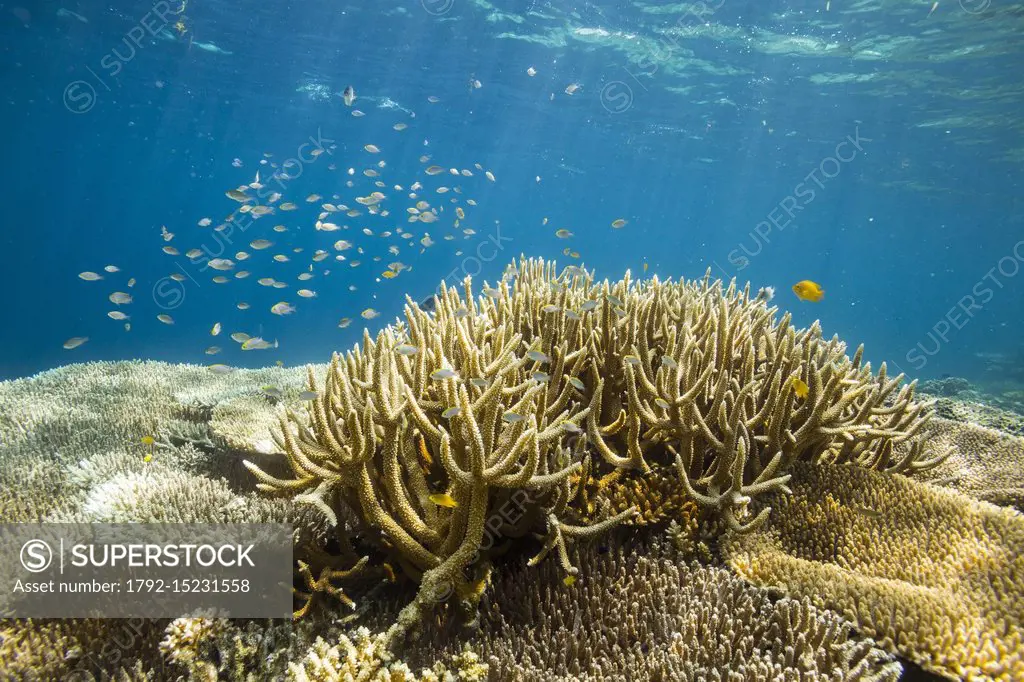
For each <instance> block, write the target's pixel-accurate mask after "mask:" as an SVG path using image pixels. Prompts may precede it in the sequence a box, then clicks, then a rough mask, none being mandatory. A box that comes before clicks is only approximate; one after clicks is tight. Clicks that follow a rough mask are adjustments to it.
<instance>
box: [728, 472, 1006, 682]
mask: <svg viewBox="0 0 1024 682" xmlns="http://www.w3.org/2000/svg"><path fill="white" fill-rule="evenodd" d="M793 471H794V477H793V479H792V481H791V487H792V488H793V496H792V497H786V496H781V495H777V496H774V499H772V500H771V503H772V504H773V506H774V510H773V511H772V513H771V520H770V522H769V523H768V524H767V525H766V526H765V527H764V528H763V529H762V530H761V531H758V532H756V533H753V534H750V535H745V536H741V535H737V536H735V537H733V538H731V539H730V540H729V541H728V542H727V543H726V545H725V548H726V554H727V557H728V560H729V563H730V564H731V565H732V566H733V568H735V569H736V570H737V571H738V572H739V573H740V575H742V576H744V577H745V578H747V579H749V580H751V581H752V582H754V583H756V584H759V585H766V586H774V587H777V588H779V589H781V590H783V591H784V592H786V593H788V594H790V595H793V596H795V597H806V598H810V599H812V600H813V601H814V602H815V604H816V605H818V606H824V607H827V608H830V609H832V610H835V611H837V612H839V613H841V614H843V615H844V616H845V617H846V618H847V619H848V620H850V621H851V622H853V623H855V624H856V625H857V627H858V628H859V629H860V630H861V631H862V632H865V633H866V634H869V635H872V636H873V637H874V638H875V639H876V641H878V642H879V643H881V644H882V645H883V646H885V647H887V648H888V649H890V650H892V651H896V652H898V653H900V654H902V655H904V656H906V657H907V658H909V659H911V660H913V661H915V662H917V663H919V664H920V665H922V666H924V667H926V668H928V669H930V670H933V671H936V672H939V673H944V674H947V675H953V676H958V677H959V676H964V677H972V676H973V677H977V676H982V675H986V676H991V677H994V678H998V679H1003V680H1016V679H1024V637H1022V635H1024V630H1022V621H1024V618H1022V614H1024V580H1022V578H1021V576H1024V518H1022V517H1021V516H1020V514H1018V513H1016V512H1014V511H1012V510H1007V509H1002V508H999V507H995V506H992V505H989V504H986V503H983V502H976V501H973V500H970V499H969V498H966V497H964V496H962V495H959V494H957V493H953V492H949V491H944V490H939V489H936V488H933V487H931V486H928V485H926V484H923V483H918V482H915V481H913V480H910V479H907V478H903V477H901V476H887V475H884V474H881V473H878V472H873V471H866V470H863V469H858V468H855V467H846V466H831V465H822V466H818V467H814V466H808V465H806V464H800V463H798V464H795V465H794V468H793Z"/></svg>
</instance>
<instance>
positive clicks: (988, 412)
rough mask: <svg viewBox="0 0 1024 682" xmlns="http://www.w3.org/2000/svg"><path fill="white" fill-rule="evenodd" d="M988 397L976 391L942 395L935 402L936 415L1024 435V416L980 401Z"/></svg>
mask: <svg viewBox="0 0 1024 682" xmlns="http://www.w3.org/2000/svg"><path fill="white" fill-rule="evenodd" d="M987 398H988V397H987V396H984V397H983V396H981V395H980V394H977V393H974V392H970V393H966V392H965V393H961V394H959V395H958V396H956V397H953V398H943V397H940V398H938V399H937V400H935V403H934V410H935V416H936V417H942V418H943V419H949V420H951V421H960V422H965V423H969V424H977V425H979V426H984V427H987V428H990V429H997V430H999V431H1005V432H1006V433H1012V434H1014V435H1017V436H1024V416H1021V413H1020V412H1010V411H1007V410H1004V409H1000V408H999V407H994V406H993V405H989V404H986V403H985V402H980V401H982V400H987Z"/></svg>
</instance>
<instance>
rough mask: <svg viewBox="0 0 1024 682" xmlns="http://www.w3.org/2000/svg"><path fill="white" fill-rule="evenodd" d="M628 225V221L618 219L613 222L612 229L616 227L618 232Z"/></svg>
mask: <svg viewBox="0 0 1024 682" xmlns="http://www.w3.org/2000/svg"><path fill="white" fill-rule="evenodd" d="M627 223H628V221H626V220H624V219H622V218H617V219H615V220H613V221H612V227H614V228H615V229H616V230H618V229H620V228H623V227H625V226H626V225H627Z"/></svg>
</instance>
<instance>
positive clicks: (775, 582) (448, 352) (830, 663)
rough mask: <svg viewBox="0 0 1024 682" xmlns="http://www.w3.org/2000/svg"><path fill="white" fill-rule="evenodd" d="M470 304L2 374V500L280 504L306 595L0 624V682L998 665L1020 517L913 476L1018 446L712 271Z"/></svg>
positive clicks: (165, 516) (1001, 670)
mask: <svg viewBox="0 0 1024 682" xmlns="http://www.w3.org/2000/svg"><path fill="white" fill-rule="evenodd" d="M482 294H483V295H482V296H480V297H474V296H473V291H472V289H471V287H470V283H469V282H468V281H467V282H466V283H465V284H464V285H463V286H462V287H461V288H460V289H459V290H453V289H448V288H442V292H441V295H440V296H439V298H438V300H437V301H436V303H437V305H436V310H435V311H434V312H429V313H428V312H425V311H424V310H422V309H420V308H419V307H418V306H417V305H415V304H414V303H412V302H411V301H410V302H409V305H408V306H407V308H406V315H405V317H404V319H402V320H399V321H398V322H396V323H394V324H392V325H391V326H389V327H387V328H385V329H384V330H382V331H381V332H379V333H378V334H377V335H375V336H372V337H371V336H370V335H369V334H364V337H363V340H362V343H361V344H360V345H359V346H358V347H357V348H355V349H353V350H352V351H351V352H349V353H347V354H344V355H337V356H335V357H334V359H333V361H332V363H331V364H330V365H318V366H314V367H310V368H304V369H284V368H269V369H264V370H252V371H250V370H238V371H235V372H232V373H230V374H225V375H221V374H214V373H212V372H210V371H208V370H207V369H205V368H202V367H195V366H188V365H178V366H174V365H166V364H161V363H151V362H129V363H90V364H85V365H77V366H71V367H66V368H61V369H58V370H53V371H50V372H45V373H43V374H41V375H39V376H37V377H33V378H30V379H23V380H18V381H13V382H0V519H2V520H4V521H39V520H42V521H142V522H145V521H157V520H159V521H172V522H174V521H190V522H194V521H218V522H246V521H261V520H266V521H285V522H289V523H292V524H293V525H294V526H295V528H296V531H295V537H294V540H295V556H296V559H297V564H296V568H297V571H296V582H295V588H296V597H297V601H296V608H297V612H298V613H299V614H301V615H302V616H303V617H302V618H301V619H298V620H295V621H288V622H282V621H258V620H248V621H219V620H214V619H212V618H211V619H203V618H181V619H177V620H173V621H172V620H169V619H164V620H156V621H151V622H146V623H141V624H139V627H138V628H137V629H133V631H132V635H131V636H130V637H126V636H125V635H124V633H123V632H122V631H121V630H120V629H119V627H123V625H124V624H123V623H121V622H118V621H87V620H66V621H40V620H35V621H13V620H5V621H0V677H4V676H8V677H11V678H14V679H26V680H34V679H39V680H50V679H90V677H83V676H81V675H83V674H86V673H87V674H89V675H90V676H91V677H92V678H94V679H97V680H119V681H123V682H128V681H129V680H176V679H181V680H186V679H194V680H207V679H224V680H238V681H243V680H244V681H245V682H250V681H253V682H255V681H256V680H264V679H275V680H278V679H293V680H337V679H356V678H358V679H367V680H377V679H380V680H384V679H387V680H392V679H403V680H463V679H490V680H505V679H523V680H527V679H529V680H533V679H540V680H556V679H558V680H563V679H571V678H574V679H579V680H598V679H601V680H603V679H612V680H634V679H636V680H640V679H730V680H732V679H758V680H761V679H787V680H792V679H808V680H810V679H828V680H847V679H849V680H894V679H895V678H896V677H897V676H898V675H899V670H900V665H899V663H898V662H896V661H895V660H894V658H893V655H892V653H890V652H896V653H897V654H899V655H900V656H905V657H907V658H909V659H911V660H913V661H916V662H919V663H921V664H922V665H925V666H926V667H928V668H929V669H930V670H933V671H936V672H938V673H940V674H946V675H949V674H963V675H975V676H979V677H980V676H984V675H988V676H991V677H1000V676H1002V677H1004V678H1007V679H1008V678H1010V677H1011V676H1012V675H1015V674H1019V666H1020V661H1021V643H1020V641H1019V640H1020V637H1019V630H1020V623H1019V616H1017V615H1016V614H1019V613H1021V612H1024V607H1022V601H1021V578H1020V576H1021V575H1022V574H1024V572H1022V567H1021V566H1020V558H1019V557H1020V556H1021V549H1022V548H1021V541H1020V536H1019V533H1020V531H1019V525H1020V521H1019V518H1020V517H1019V516H1016V515H1014V514H1012V512H1008V511H1005V510H1002V511H1001V510H999V509H997V508H995V507H992V506H990V505H987V504H983V503H980V502H970V501H968V500H966V499H965V498H964V497H962V496H961V495H959V494H957V493H954V492H951V491H945V490H941V489H939V488H937V487H935V486H938V485H945V486H951V487H956V488H957V489H958V490H961V491H963V492H964V493H966V494H969V495H973V496H976V497H981V498H986V499H991V500H993V501H999V502H1014V503H1019V500H1020V481H1019V475H1015V473H1014V472H1015V471H1019V465H1018V464H1017V462H1019V461H1020V460H1019V457H1020V452H1021V450H1020V439H1010V438H1007V437H1006V436H1005V435H1004V434H1000V433H998V432H995V431H990V430H986V429H981V428H978V427H974V426H970V425H964V424H958V423H952V422H947V421H946V420H941V419H931V420H930V421H929V409H930V408H929V406H928V405H927V404H923V403H920V402H917V401H916V400H915V398H916V397H917V396H916V392H915V390H914V386H913V385H910V386H903V387H901V386H900V380H899V378H898V377H897V378H893V377H889V376H888V375H887V372H886V371H885V368H884V366H882V367H880V368H878V372H877V374H876V373H873V372H872V370H871V368H870V367H869V366H868V365H866V364H863V363H862V362H861V352H860V350H859V349H858V350H857V351H856V352H854V353H853V355H852V357H848V356H847V355H846V349H845V346H844V344H842V343H841V342H840V341H839V340H838V339H836V338H832V339H825V338H823V337H822V335H821V330H820V328H819V327H818V326H817V325H816V324H815V325H813V326H812V327H811V328H809V329H805V330H797V329H794V328H793V327H792V326H791V324H790V320H789V317H788V316H779V315H777V311H776V309H775V308H773V307H769V306H768V304H767V302H766V301H764V300H763V298H759V297H758V296H757V295H752V294H751V293H750V290H749V289H747V288H739V287H737V286H735V285H734V284H725V283H722V282H715V281H711V279H710V277H705V278H704V279H703V280H700V281H696V282H673V281H661V280H657V279H652V280H648V281H642V282H634V281H632V280H631V279H630V278H629V276H628V275H627V277H626V278H624V279H622V280H620V281H616V282H596V281H594V280H593V278H592V277H591V276H590V274H589V273H586V272H585V271H583V270H581V269H579V268H575V267H570V268H567V269H566V270H564V271H562V272H561V273H558V272H557V271H556V270H555V269H554V266H553V264H551V263H545V262H541V261H523V262H520V263H519V264H518V265H517V266H516V267H515V268H514V269H512V270H510V271H508V273H507V274H506V277H505V278H504V279H503V280H502V281H501V282H499V283H497V284H496V285H495V286H494V287H490V286H485V287H484V288H483V290H482ZM438 370H440V371H438ZM266 385H272V386H274V387H275V388H276V389H277V390H274V391H265V390H263V389H262V388H261V387H264V386H266ZM311 389H313V390H317V391H318V393H319V395H318V397H317V399H316V400H314V401H306V400H303V399H302V397H301V396H300V394H301V393H302V392H303V391H308V390H311ZM945 400H949V399H942V400H940V401H939V404H940V405H942V404H944V401H945ZM143 436H152V437H154V439H155V444H154V445H153V446H152V447H153V452H152V453H151V452H150V446H148V445H144V444H143V443H142V440H141V439H142V437H143ZM950 452H952V455H951V456H949V458H948V459H945V460H944V461H943V458H944V457H946V456H947V455H948V454H949V453H950ZM147 454H152V455H153V456H152V457H151V458H148V457H146V455H147ZM243 462H247V463H246V464H243ZM922 471H924V472H925V473H924V474H923V475H917V474H918V472H922ZM252 472H259V473H257V474H256V475H255V477H254V475H253V473H252ZM900 472H902V473H906V474H911V475H915V478H917V479H918V480H928V481H931V482H932V483H933V485H926V484H924V483H919V482H914V481H913V480H910V479H905V478H903V477H902V476H900V475H899V473H900ZM256 484H259V488H260V490H258V491H257V490H255V487H256ZM790 491H792V495H791V494H790ZM723 533H728V535H727V537H726V540H725V541H724V543H720V540H721V537H722V534H723ZM719 551H722V552H723V553H724V556H725V557H726V558H728V559H729V563H728V564H726V565H723V562H722V560H721V559H720V558H719V556H720V555H719ZM547 554H553V555H554V559H555V560H553V561H541V559H543V558H544V556H545V555H547ZM698 559H699V562H698ZM734 571H735V572H739V573H740V575H742V576H743V577H744V578H746V579H747V580H749V581H750V583H753V584H750V583H747V582H744V581H743V580H742V579H741V578H739V577H737V576H736V574H735V572H734ZM769 588H771V589H769ZM779 589H781V590H782V591H783V592H785V594H784V595H781V596H780V595H778V594H777V593H776V591H777V590H779ZM943 619H945V620H943ZM420 625H424V627H417V626H420ZM943 625H944V626H945V632H944V633H943V632H942V631H941V627H942V626H943ZM851 628H855V630H854V629H851ZM412 633H415V634H416V635H417V636H418V637H419V638H418V639H414V638H411V637H408V636H407V635H409V634H412ZM866 636H870V637H872V638H874V641H875V642H877V643H879V644H881V645H884V647H886V648H887V649H889V652H884V651H882V650H880V649H878V648H876V646H875V644H874V642H873V641H872V640H869V639H863V637H866ZM398 643H401V647H400V648H399V647H398V646H396V644H398ZM466 647H468V648H466ZM726 671H728V673H729V674H728V675H726ZM958 671H959V672H958Z"/></svg>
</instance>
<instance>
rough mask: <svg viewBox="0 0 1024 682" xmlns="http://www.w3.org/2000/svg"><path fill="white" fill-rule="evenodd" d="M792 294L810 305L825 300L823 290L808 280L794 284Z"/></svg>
mask: <svg viewBox="0 0 1024 682" xmlns="http://www.w3.org/2000/svg"><path fill="white" fill-rule="evenodd" d="M793 293H794V294H796V297H797V298H799V299H800V300H801V301H811V302H812V303H817V302H818V301H820V300H821V299H823V298H825V290H824V289H822V288H821V285H820V284H818V283H817V282H812V281H811V280H809V279H805V280H801V281H799V282H797V283H796V284H794V285H793Z"/></svg>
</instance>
